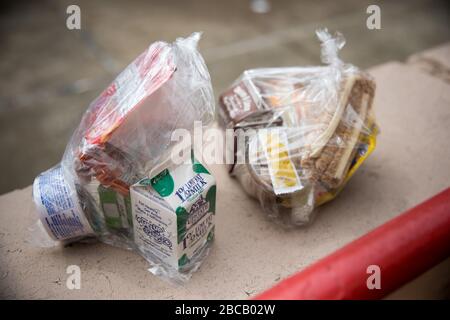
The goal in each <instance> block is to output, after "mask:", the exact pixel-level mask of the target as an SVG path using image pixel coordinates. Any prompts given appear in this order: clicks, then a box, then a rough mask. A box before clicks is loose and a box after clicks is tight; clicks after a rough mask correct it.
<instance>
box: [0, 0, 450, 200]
mask: <svg viewBox="0 0 450 320" xmlns="http://www.w3.org/2000/svg"><path fill="white" fill-rule="evenodd" d="M74 3H76V4H78V5H79V6H80V8H81V19H82V20H81V27H82V29H81V31H71V30H68V29H67V28H66V24H65V20H66V18H67V15H66V13H65V11H66V8H67V6H68V5H69V4H74ZM372 3H377V4H378V5H379V6H380V8H381V27H382V28H381V30H368V29H367V28H366V19H367V16H368V15H367V14H366V8H367V6H368V5H369V4H372ZM271 4H272V8H271V11H270V12H269V13H266V14H257V13H254V12H252V11H251V10H250V2H249V1H242V0H241V1H237V0H233V1H208V0H198V1H187V0H184V1H170V2H169V1H126V2H125V1H119V0H110V1H106V0H97V1H87V0H86V1H61V0H60V1H56V0H54V1H33V2H32V1H28V2H26V1H15V2H11V3H10V4H2V5H0V39H1V42H0V48H1V49H0V79H1V80H0V81H1V86H0V175H1V179H0V194H2V193H5V192H8V191H11V190H13V189H16V188H22V187H25V186H27V185H29V184H31V183H32V181H33V178H34V176H35V175H37V174H38V173H39V172H41V171H43V170H45V169H47V168H48V167H50V166H52V165H54V164H56V163H57V162H58V161H59V160H60V158H61V156H62V153H63V151H64V148H65V145H66V142H67V140H68V139H69V137H70V135H71V133H72V131H73V130H74V128H75V127H76V126H77V124H78V122H79V120H80V117H81V115H82V113H83V111H84V110H85V109H86V107H87V105H88V104H89V102H90V101H91V100H93V99H94V98H95V97H96V96H97V95H98V94H99V93H100V92H101V91H102V89H103V88H104V87H106V86H107V84H108V83H109V82H110V81H112V80H113V79H114V76H115V75H116V74H117V73H118V72H119V71H120V70H121V69H122V68H124V67H125V66H126V65H127V64H128V63H129V62H130V61H131V60H133V59H134V57H136V56H137V55H138V54H139V53H140V52H141V51H143V50H144V48H145V47H146V46H147V45H148V44H150V43H151V42H153V41H155V40H167V41H171V40H174V39H175V38H176V37H178V36H185V35H188V34H189V33H190V32H192V31H203V32H204V34H203V35H204V37H203V39H202V41H201V44H200V49H201V52H202V53H203V55H204V57H205V60H206V62H207V64H208V67H209V70H210V73H211V76H212V79H213V86H214V90H215V94H216V96H218V94H219V93H220V92H221V91H222V90H224V89H225V88H226V87H227V86H228V85H229V84H230V83H231V82H232V81H233V80H234V79H235V78H236V77H237V76H238V75H239V74H240V73H241V72H242V71H243V70H245V69H247V68H252V67H264V66H272V67H273V66H288V65H304V64H317V63H319V62H320V59H319V58H320V51H319V45H318V42H317V40H316V39H315V36H314V30H315V29H316V28H317V27H328V28H329V29H330V30H339V31H341V32H342V33H344V35H345V36H346V38H347V45H346V47H345V49H344V50H343V51H342V57H343V58H344V59H345V60H346V61H349V62H352V63H353V64H356V65H358V66H360V67H363V68H368V67H370V66H373V65H376V64H380V63H383V62H386V61H389V60H398V61H402V60H404V59H405V58H406V57H407V56H408V55H410V54H412V53H414V52H418V51H421V50H424V49H427V48H431V47H433V46H436V45H439V44H442V43H444V42H447V41H450V33H449V31H450V28H449V6H448V4H446V2H445V1H419V0H410V1H392V0H391V1H378V2H376V1H360V0H345V1H342V0H341V1H317V0H315V1H294V0H287V1H273V0H272V1H271ZM418 116H420V115H418Z"/></svg>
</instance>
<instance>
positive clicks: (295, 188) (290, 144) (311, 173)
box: [219, 29, 378, 225]
mask: <svg viewBox="0 0 450 320" xmlns="http://www.w3.org/2000/svg"><path fill="white" fill-rule="evenodd" d="M316 33H317V36H318V38H319V40H320V41H321V46H322V61H323V63H324V64H325V65H323V66H313V67H288V68H264V69H252V70H246V71H245V72H244V73H243V74H242V75H241V76H240V77H239V79H238V80H236V81H235V83H234V84H233V85H232V86H231V87H230V88H229V89H228V90H227V91H226V92H225V93H223V94H222V95H221V96H220V98H219V106H220V109H219V115H220V118H221V123H222V124H224V125H225V126H226V127H227V128H228V129H233V130H234V133H235V134H234V136H235V139H236V143H235V144H234V152H235V157H234V159H235V161H234V163H232V164H231V165H230V166H229V170H230V174H231V175H233V176H235V177H236V178H237V179H238V180H239V181H240V182H241V184H242V185H243V188H244V190H245V191H246V192H247V193H248V194H249V195H250V196H252V197H255V198H257V199H258V200H259V202H260V204H261V206H262V208H263V210H264V211H265V212H266V213H268V215H269V216H270V217H271V218H274V219H276V220H277V221H281V222H282V223H283V224H285V225H303V224H306V223H308V222H310V221H311V218H312V216H313V215H312V213H313V212H314V208H315V207H317V206H319V205H321V204H323V203H325V202H327V201H329V200H331V199H333V198H334V197H335V196H336V195H337V194H338V192H339V191H340V190H341V189H342V188H343V187H344V185H345V184H346V182H347V181H348V180H349V179H350V177H351V176H352V175H353V173H354V172H355V171H356V170H357V169H358V167H359V166H360V165H361V164H362V162H363V161H364V160H365V159H366V158H367V156H368V155H369V154H370V153H371V152H372V150H373V149H374V147H375V142H376V134H377V132H378V129H377V126H376V124H375V119H374V114H373V99H374V95H375V82H374V80H373V79H372V77H371V76H370V75H369V74H367V73H366V72H363V71H361V70H359V69H358V68H357V67H355V66H353V65H351V64H346V63H344V62H343V61H341V60H340V59H339V58H338V51H339V50H340V49H341V48H342V47H343V46H344V43H345V41H344V38H343V36H342V35H341V34H339V33H338V34H336V35H335V36H332V35H330V34H329V33H328V31H327V30H326V29H325V30H318V31H317V32H316ZM238 140H241V142H240V143H238V142H237V141H238ZM242 141H243V142H242ZM238 159H240V161H238Z"/></svg>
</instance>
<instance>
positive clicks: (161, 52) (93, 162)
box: [33, 33, 215, 281]
mask: <svg viewBox="0 0 450 320" xmlns="http://www.w3.org/2000/svg"><path fill="white" fill-rule="evenodd" d="M199 38H200V34H198V33H194V34H192V35H191V36H190V37H188V38H186V39H182V38H180V39H177V40H176V41H175V42H174V43H173V44H168V43H165V42H156V43H153V44H152V45H150V46H149V47H148V49H147V50H146V51H144V52H143V53H142V54H141V55H139V56H138V57H137V58H136V60H134V61H133V62H132V63H131V64H130V65H129V66H128V67H127V68H126V69H125V70H124V71H123V72H122V73H120V74H119V75H118V76H117V78H116V79H115V80H114V81H113V82H112V83H111V84H110V85H109V86H108V88H107V89H106V90H105V91H104V92H103V93H102V94H101V95H100V96H99V97H98V98H97V99H95V100H94V101H93V102H92V103H91V105H90V106H89V108H88V110H87V111H86V112H85V114H84V116H83V118H82V120H81V123H80V125H79V126H78V128H77V129H76V131H75V133H74V134H73V136H72V138H71V140H70V142H69V143H68V145H67V147H66V151H65V153H64V156H63V159H62V161H61V163H60V164H58V165H57V166H55V167H54V168H52V169H50V170H48V171H46V172H44V173H42V174H40V175H39V176H38V177H37V178H36V179H35V181H34V184H33V199H34V202H35V204H36V208H37V212H38V214H39V218H40V219H39V221H38V225H39V227H40V229H44V230H45V231H46V232H47V233H48V235H49V236H50V237H51V238H52V239H53V240H55V241H57V242H61V241H63V242H67V241H70V242H72V241H77V240H81V239H85V238H89V237H95V238H98V239H100V240H101V241H103V242H105V243H108V244H112V245H115V246H119V247H123V248H127V249H132V250H136V251H137V252H139V253H140V254H141V255H143V256H144V257H145V258H146V259H147V260H148V261H149V262H150V263H151V265H152V267H151V269H150V270H151V271H152V272H154V273H156V274H159V275H163V276H167V277H168V278H170V279H173V280H175V281H176V280H185V279H187V278H188V277H189V275H190V273H191V272H192V271H193V270H195V269H196V268H197V267H198V266H199V263H200V262H201V260H202V258H203V257H204V256H205V254H206V252H207V251H208V248H209V246H210V243H211V241H212V239H213V236H214V215H215V180H214V177H213V176H212V175H211V174H210V173H209V171H208V170H207V169H206V168H205V167H204V166H203V165H202V164H200V163H199V162H198V161H197V160H196V159H195V158H194V157H192V158H191V159H190V160H189V161H185V162H183V163H182V164H176V163H174V162H173V160H172V159H171V157H170V151H171V150H172V149H173V147H174V146H175V142H173V141H172V139H171V135H172V132H173V131H174V130H175V129H186V130H189V131H192V130H193V127H194V121H201V122H202V124H203V125H205V126H206V125H209V124H211V122H212V121H213V119H214V114H215V109H214V97H213V91H212V87H211V80H210V76H209V73H208V70H207V68H206V66H205V63H204V61H203V58H202V57H201V55H200V53H199V52H198V51H197V49H196V47H197V42H198V40H199ZM199 168H201V170H200V171H199ZM162 176H164V179H162V178H161V177H162ZM158 177H159V178H158ZM158 179H159V180H161V181H163V182H164V183H166V184H167V186H166V187H165V188H163V187H162V185H164V183H163V182H161V181H159V183H156V181H157V180H158ZM200 180H201V181H200ZM198 181H200V182H201V184H199V185H196V189H195V190H194V191H192V192H190V193H189V196H185V197H184V198H183V199H182V200H180V201H175V200H174V199H173V198H174V197H173V196H172V195H171V193H169V192H168V191H169V189H170V188H169V187H171V188H172V192H173V193H177V194H178V192H181V191H180V190H184V189H185V188H188V187H189V186H192V185H193V184H194V183H195V182H198ZM193 217H194V218H193ZM194 233H195V236H196V239H195V240H196V241H192V239H190V238H189V237H192V234H194Z"/></svg>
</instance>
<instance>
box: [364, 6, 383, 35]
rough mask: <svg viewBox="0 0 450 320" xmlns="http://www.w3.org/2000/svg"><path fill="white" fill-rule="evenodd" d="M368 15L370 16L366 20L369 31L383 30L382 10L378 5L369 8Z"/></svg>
mask: <svg viewBox="0 0 450 320" xmlns="http://www.w3.org/2000/svg"><path fill="white" fill-rule="evenodd" d="M366 13H367V14H368V15H369V16H368V17H367V20H366V26H367V29H369V30H380V29H381V9H380V7H379V6H377V5H376V4H372V5H370V6H368V7H367V10H366Z"/></svg>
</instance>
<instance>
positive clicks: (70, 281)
mask: <svg viewBox="0 0 450 320" xmlns="http://www.w3.org/2000/svg"><path fill="white" fill-rule="evenodd" d="M66 273H67V274H68V275H69V276H68V277H67V280H66V286H67V289H69V290H74V289H76V290H80V289H81V269H80V267H79V266H77V265H70V266H68V267H67V269H66Z"/></svg>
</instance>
